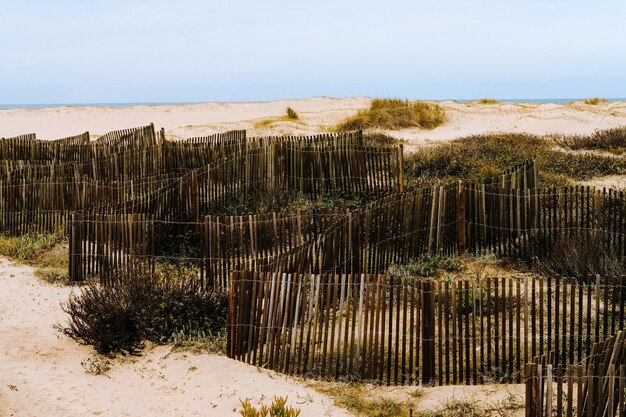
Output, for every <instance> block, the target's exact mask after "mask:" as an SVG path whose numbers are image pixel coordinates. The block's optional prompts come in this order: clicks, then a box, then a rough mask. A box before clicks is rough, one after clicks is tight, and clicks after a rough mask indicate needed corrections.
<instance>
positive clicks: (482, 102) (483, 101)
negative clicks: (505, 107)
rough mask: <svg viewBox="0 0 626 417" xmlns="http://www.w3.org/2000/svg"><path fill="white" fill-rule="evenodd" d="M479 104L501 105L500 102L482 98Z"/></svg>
mask: <svg viewBox="0 0 626 417" xmlns="http://www.w3.org/2000/svg"><path fill="white" fill-rule="evenodd" d="M478 104H500V102H499V101H498V100H494V99H492V98H481V99H480V100H478Z"/></svg>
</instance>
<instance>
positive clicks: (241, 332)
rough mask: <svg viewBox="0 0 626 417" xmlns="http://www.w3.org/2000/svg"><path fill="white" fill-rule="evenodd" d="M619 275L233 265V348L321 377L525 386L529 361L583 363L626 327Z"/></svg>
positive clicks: (239, 354)
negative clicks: (436, 274) (588, 278)
mask: <svg viewBox="0 0 626 417" xmlns="http://www.w3.org/2000/svg"><path fill="white" fill-rule="evenodd" d="M592 281H593V280H592ZM616 282H621V281H620V280H615V281H614V280H612V279H609V280H601V279H600V278H598V279H597V281H595V282H594V283H593V284H582V283H579V282H578V281H576V280H567V279H563V278H552V279H538V278H536V277H527V276H519V277H489V278H484V279H479V280H470V279H467V280H466V279H463V280H453V281H450V282H442V281H434V280H423V279H415V278H411V277H405V278H397V277H393V276H384V275H366V274H343V275H338V274H337V275H336V274H333V275H314V274H313V275H311V274H286V273H282V272H278V273H259V272H252V271H250V272H233V274H232V283H231V287H230V308H231V310H230V325H229V339H228V354H229V356H230V357H232V358H236V359H239V360H242V361H245V362H247V363H250V364H253V365H256V366H261V367H267V368H269V369H274V370H277V371H280V372H283V373H287V374H295V375H302V376H308V377H314V378H324V379H335V380H357V381H371V382H379V383H387V384H409V385H410V384H424V385H432V384H436V385H449V384H481V383H484V382H487V381H500V382H517V383H520V382H522V381H523V380H524V368H523V367H524V365H525V364H526V363H528V362H529V361H530V360H531V359H532V358H534V357H536V356H542V355H550V354H551V355H552V358H553V363H554V364H555V367H556V366H558V367H563V368H565V367H567V366H570V365H576V364H578V363H579V362H581V361H582V360H584V358H587V357H589V356H590V355H594V350H593V348H592V346H593V344H594V343H598V342H602V341H603V340H606V339H607V338H608V337H610V336H611V335H613V334H616V332H618V331H619V330H621V329H623V326H624V293H625V292H626V288H625V287H624V286H621V285H615V283H616Z"/></svg>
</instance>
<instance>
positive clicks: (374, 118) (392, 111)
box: [336, 99, 446, 132]
mask: <svg viewBox="0 0 626 417" xmlns="http://www.w3.org/2000/svg"><path fill="white" fill-rule="evenodd" d="M445 120H446V117H445V112H444V110H443V108H441V106H440V105H439V104H437V103H427V102H423V101H408V100H395V99H374V100H372V103H371V105H370V108H369V109H366V110H361V111H359V112H358V113H357V114H355V115H354V116H352V117H349V118H347V119H346V120H344V121H343V122H341V123H339V124H338V125H337V127H336V130H338V131H341V132H345V131H350V130H359V129H388V130H394V129H403V128H408V127H421V128H424V129H434V128H435V127H437V126H439V125H441V124H442V123H444V122H445Z"/></svg>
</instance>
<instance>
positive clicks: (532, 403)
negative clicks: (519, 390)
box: [525, 363, 537, 417]
mask: <svg viewBox="0 0 626 417" xmlns="http://www.w3.org/2000/svg"><path fill="white" fill-rule="evenodd" d="M536 374H537V365H536V364H534V363H527V364H526V407H525V409H526V417H536V416H537V410H536V408H537V384H536Z"/></svg>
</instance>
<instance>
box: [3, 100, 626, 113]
mask: <svg viewBox="0 0 626 417" xmlns="http://www.w3.org/2000/svg"><path fill="white" fill-rule="evenodd" d="M424 100H429V101H430V99H424ZM447 100H456V101H459V102H461V103H467V102H470V101H476V100H479V99H446V100H432V101H447ZM496 100H498V101H500V102H503V103H541V104H545V103H556V104H559V103H568V102H571V101H580V100H584V98H531V99H529V98H520V99H515V98H504V99H501V98H499V99H496ZM605 100H607V101H626V98H607V99H605ZM202 103H203V102H162V103H46V104H0V110H14V109H49V108H58V107H116V108H124V107H133V106H164V105H177V104H202Z"/></svg>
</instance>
